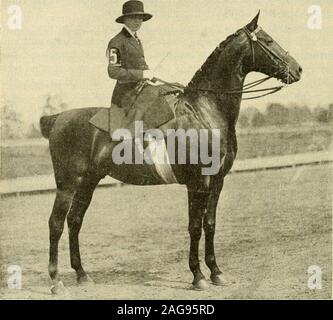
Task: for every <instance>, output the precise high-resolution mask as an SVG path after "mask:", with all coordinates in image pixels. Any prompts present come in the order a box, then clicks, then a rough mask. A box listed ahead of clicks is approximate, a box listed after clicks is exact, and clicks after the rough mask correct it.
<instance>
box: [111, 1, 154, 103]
mask: <svg viewBox="0 0 333 320" xmlns="http://www.w3.org/2000/svg"><path fill="white" fill-rule="evenodd" d="M151 18H152V15H151V14H149V13H145V12H144V6H143V3H142V2H141V1H137V0H130V1H127V2H126V3H125V4H124V5H123V14H122V16H120V17H119V18H117V19H116V22H118V23H121V24H124V27H123V29H122V30H121V32H120V33H119V34H118V35H116V36H115V37H114V38H113V39H111V41H110V42H109V45H108V48H107V56H108V59H109V65H108V73H109V76H110V78H111V79H115V80H117V83H116V86H115V88H114V91H113V95H112V100H111V105H116V106H117V107H120V108H121V107H122V106H121V98H122V97H123V96H124V94H126V93H127V92H129V91H131V90H132V89H134V88H135V87H136V85H137V83H138V82H139V81H140V80H142V79H152V78H153V75H152V72H151V71H150V70H149V68H148V65H147V63H146V61H145V56H144V51H143V47H142V43H141V41H140V39H139V38H138V36H137V32H138V31H139V30H140V28H141V26H142V23H143V22H144V21H148V20H150V19H151Z"/></svg>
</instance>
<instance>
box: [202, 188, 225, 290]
mask: <svg viewBox="0 0 333 320" xmlns="http://www.w3.org/2000/svg"><path fill="white" fill-rule="evenodd" d="M222 186H223V185H221V187H220V188H219V189H218V190H214V192H212V193H211V194H210V195H209V197H208V201H207V211H206V213H205V215H204V219H203V220H204V231H205V262H206V265H207V266H208V268H209V269H210V271H211V276H210V278H211V280H212V282H213V284H215V285H224V284H225V280H224V278H223V276H222V272H221V271H220V269H219V267H218V266H217V263H216V257H215V249H214V236H215V227H216V208H217V204H218V200H219V196H220V192H221V190H222Z"/></svg>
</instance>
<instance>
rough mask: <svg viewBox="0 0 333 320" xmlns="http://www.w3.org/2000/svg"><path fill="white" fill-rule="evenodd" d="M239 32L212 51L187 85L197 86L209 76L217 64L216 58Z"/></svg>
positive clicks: (189, 86)
mask: <svg viewBox="0 0 333 320" xmlns="http://www.w3.org/2000/svg"><path fill="white" fill-rule="evenodd" d="M237 33H238V32H236V33H234V34H232V35H230V36H228V37H227V38H226V39H225V40H224V41H222V42H221V43H220V45H219V46H218V47H217V48H216V49H215V50H214V51H213V52H212V53H211V55H210V56H209V57H208V58H207V60H206V61H205V62H204V64H203V65H202V66H201V68H200V69H199V70H198V71H197V72H196V73H195V75H194V76H193V78H192V80H191V81H190V82H189V84H188V85H187V88H191V87H196V86H197V84H198V83H200V82H201V81H202V80H203V79H206V78H207V75H208V74H209V73H210V71H211V69H212V68H213V67H214V66H215V65H216V60H217V59H218V57H219V56H220V54H221V52H222V51H225V49H226V47H227V45H228V44H229V43H230V42H231V40H232V39H234V38H235V37H236V35H237Z"/></svg>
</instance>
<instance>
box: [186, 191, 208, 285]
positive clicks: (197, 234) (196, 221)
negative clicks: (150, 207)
mask: <svg viewBox="0 0 333 320" xmlns="http://www.w3.org/2000/svg"><path fill="white" fill-rule="evenodd" d="M206 202H207V194H206V193H201V192H192V191H188V206H189V228H188V230H189V233H190V238H191V245H190V257H189V266H190V270H191V271H192V273H193V277H194V279H193V282H192V284H193V287H194V289H197V290H205V289H207V288H208V282H207V281H206V279H205V276H204V275H203V274H202V272H201V270H200V263H199V242H200V238H201V232H202V217H203V215H204V211H205V207H206Z"/></svg>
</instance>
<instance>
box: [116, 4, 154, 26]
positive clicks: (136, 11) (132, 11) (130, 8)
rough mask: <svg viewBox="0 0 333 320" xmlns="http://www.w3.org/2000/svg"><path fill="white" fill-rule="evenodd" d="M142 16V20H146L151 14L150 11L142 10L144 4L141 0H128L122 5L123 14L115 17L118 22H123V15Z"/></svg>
mask: <svg viewBox="0 0 333 320" xmlns="http://www.w3.org/2000/svg"><path fill="white" fill-rule="evenodd" d="M130 16H142V19H143V21H148V20H149V19H151V18H152V17H153V16H152V15H151V14H150V13H146V12H144V6H143V3H142V2H141V1H137V0H130V1H127V2H125V3H124V5H123V15H122V16H120V17H119V18H117V19H116V22H118V23H124V18H125V17H130Z"/></svg>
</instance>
